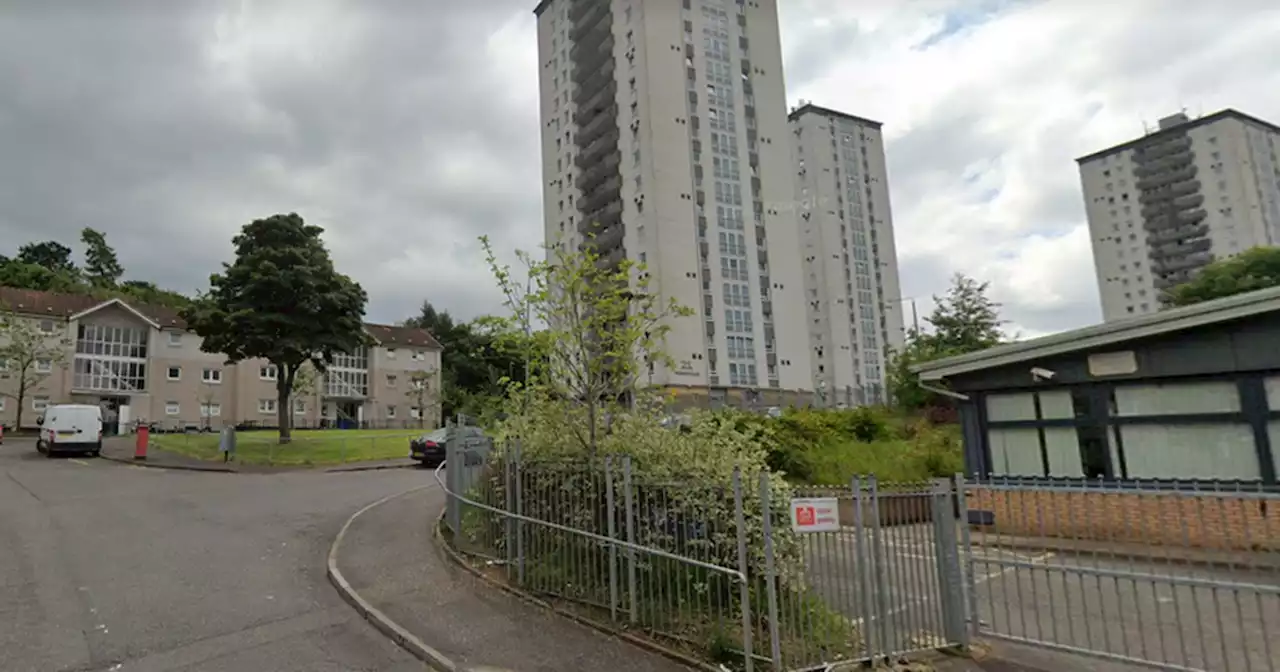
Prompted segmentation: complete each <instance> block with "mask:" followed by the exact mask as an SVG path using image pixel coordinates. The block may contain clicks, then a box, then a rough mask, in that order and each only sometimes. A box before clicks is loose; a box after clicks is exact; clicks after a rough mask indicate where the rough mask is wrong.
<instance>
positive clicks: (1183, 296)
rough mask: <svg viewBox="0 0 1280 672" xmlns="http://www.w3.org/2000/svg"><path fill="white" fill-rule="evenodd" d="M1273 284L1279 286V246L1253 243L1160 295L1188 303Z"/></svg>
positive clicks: (1176, 304) (1181, 303) (1169, 301)
mask: <svg viewBox="0 0 1280 672" xmlns="http://www.w3.org/2000/svg"><path fill="white" fill-rule="evenodd" d="M1276 286H1280V247H1255V248H1252V249H1249V250H1245V251H1244V252H1241V253H1240V254H1238V255H1236V256H1234V257H1228V258H1225V259H1219V260H1217V261H1215V262H1213V263H1211V264H1209V265H1208V266H1205V267H1204V268H1202V269H1200V271H1199V272H1198V273H1196V277H1195V278H1193V279H1192V280H1191V281H1190V282H1187V283H1184V284H1181V285H1178V286H1177V287H1174V288H1173V289H1171V290H1170V291H1169V292H1168V294H1167V296H1164V297H1162V299H1163V300H1164V301H1166V302H1167V303H1169V304H1170V305H1173V306H1189V305H1192V304H1195V303H1201V302H1204V301H1212V300H1214V299H1221V298H1225V297H1228V296H1235V295H1236V294H1244V293H1246V292H1253V291H1257V290H1259V289H1267V288H1269V287H1276Z"/></svg>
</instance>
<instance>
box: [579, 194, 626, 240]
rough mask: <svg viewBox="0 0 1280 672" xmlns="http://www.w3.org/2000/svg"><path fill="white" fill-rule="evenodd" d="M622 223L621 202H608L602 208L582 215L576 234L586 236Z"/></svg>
mask: <svg viewBox="0 0 1280 672" xmlns="http://www.w3.org/2000/svg"><path fill="white" fill-rule="evenodd" d="M621 221H622V201H620V200H618V201H610V202H609V203H607V204H606V205H605V206H604V207H603V208H600V209H599V210H593V211H591V212H588V213H584V214H583V216H582V221H581V222H579V223H578V233H581V234H583V235H588V234H589V233H590V232H591V231H592V230H596V231H598V230H599V229H602V228H605V227H608V226H613V225H614V224H618V223H620V222H621Z"/></svg>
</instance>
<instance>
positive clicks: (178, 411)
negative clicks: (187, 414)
mask: <svg viewBox="0 0 1280 672" xmlns="http://www.w3.org/2000/svg"><path fill="white" fill-rule="evenodd" d="M164 414H165V415H182V404H179V403H178V402H176V401H166V402H165V403H164Z"/></svg>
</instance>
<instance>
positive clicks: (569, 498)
mask: <svg viewBox="0 0 1280 672" xmlns="http://www.w3.org/2000/svg"><path fill="white" fill-rule="evenodd" d="M455 444H458V445H457V447H455ZM448 445H449V452H448V456H447V459H446V462H445V465H443V467H442V469H443V478H442V480H441V483H442V485H444V486H445V489H446V491H447V492H448V493H449V497H448V500H449V504H448V512H447V516H446V520H447V521H448V523H449V526H450V529H451V530H452V532H453V535H452V536H453V539H452V541H453V543H455V544H456V545H457V546H458V547H459V548H460V549H461V550H464V551H466V552H468V553H470V554H472V555H474V556H478V557H481V558H484V559H487V561H488V564H489V566H490V567H491V568H501V569H500V570H496V571H503V572H505V574H506V578H507V580H509V581H511V582H513V583H515V584H516V585H519V586H521V587H522V588H524V589H526V590H529V591H531V592H534V593H536V594H539V595H542V596H545V597H549V598H552V599H555V600H558V601H559V602H560V603H562V604H563V605H564V606H566V607H567V608H571V609H579V610H585V611H586V612H587V613H588V614H589V615H592V616H596V617H599V618H601V619H602V620H603V619H608V620H612V621H613V622H615V623H617V624H619V625H620V626H623V627H628V628H637V629H642V630H645V631H647V632H650V633H652V634H654V635H657V636H659V637H661V638H662V639H664V640H665V641H667V642H669V643H674V644H676V645H677V646H679V647H681V648H685V649H686V650H690V651H691V652H694V653H696V654H697V655H699V656H701V657H704V658H709V659H711V660H714V661H717V662H721V663H725V664H730V665H735V666H737V667H739V668H741V669H752V668H753V667H754V666H756V665H762V666H767V667H768V668H769V669H775V670H784V669H785V670H808V669H815V670H817V669H827V668H828V667H829V666H831V665H833V664H853V663H857V662H861V661H868V660H873V659H882V658H887V657H890V656H897V655H902V654H905V653H909V652H913V651H919V650H926V649H935V648H940V647H946V646H952V645H957V644H965V643H967V640H966V637H967V633H968V630H967V629H966V627H965V623H964V617H965V611H964V595H963V589H962V587H963V583H964V582H963V579H962V573H961V562H960V556H961V554H960V549H959V545H958V536H957V533H956V529H957V526H956V517H955V514H956V510H955V508H954V505H953V502H954V496H953V492H952V490H951V488H950V482H948V481H943V482H938V483H923V484H908V485H904V486H892V487H885V486H880V485H878V484H877V483H876V481H875V480H874V479H867V480H865V481H858V482H855V483H854V484H851V487H850V488H847V489H838V490H830V491H825V490H823V491H803V492H798V493H795V495H794V496H792V495H791V493H790V489H789V488H787V487H786V486H785V485H782V484H780V483H778V482H775V481H774V480H773V479H772V478H771V477H770V475H768V474H744V473H742V472H741V471H739V470H735V471H734V472H733V474H732V477H731V478H730V479H728V480H727V482H724V483H717V482H714V481H712V482H707V481H706V480H695V479H692V478H688V479H685V478H681V479H655V478H652V477H650V476H648V475H646V474H645V473H644V470H643V469H637V468H636V467H637V465H635V464H633V462H632V460H631V459H630V458H629V457H625V456H622V457H617V458H605V459H601V460H599V461H598V462H597V463H594V464H593V463H590V462H588V461H584V460H573V461H547V460H525V459H522V458H521V456H520V454H519V449H518V444H513V445H511V446H508V447H507V449H506V450H504V451H502V454H499V455H495V456H493V459H484V460H481V459H470V460H467V459H466V458H465V452H466V451H465V450H464V449H463V448H462V447H461V444H460V443H459V442H455V441H453V440H450V442H449V444H448ZM438 478H439V476H438ZM815 498H816V499H817V500H818V501H822V502H834V503H836V504H837V506H838V510H837V514H836V517H837V518H838V519H840V522H839V524H838V525H835V526H833V527H828V528H827V529H823V530H821V531H810V532H798V531H796V529H795V526H794V525H793V521H792V514H791V508H792V506H793V505H795V504H796V503H804V502H810V501H814V500H815ZM940 511H944V512H945V515H935V513H937V512H940ZM491 571H495V570H491ZM747 651H749V652H751V655H749V656H744V655H743V652H747Z"/></svg>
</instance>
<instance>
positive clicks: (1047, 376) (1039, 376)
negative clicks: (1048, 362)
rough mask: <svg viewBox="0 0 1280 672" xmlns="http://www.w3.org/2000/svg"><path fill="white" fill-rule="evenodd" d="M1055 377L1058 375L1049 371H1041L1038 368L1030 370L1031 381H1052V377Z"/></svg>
mask: <svg viewBox="0 0 1280 672" xmlns="http://www.w3.org/2000/svg"><path fill="white" fill-rule="evenodd" d="M1056 375H1058V374H1056V373H1054V372H1052V371H1050V370H1049V369H1042V368H1040V367H1038V366H1037V367H1033V368H1032V369H1031V379H1032V380H1053V377H1054V376H1056Z"/></svg>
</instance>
